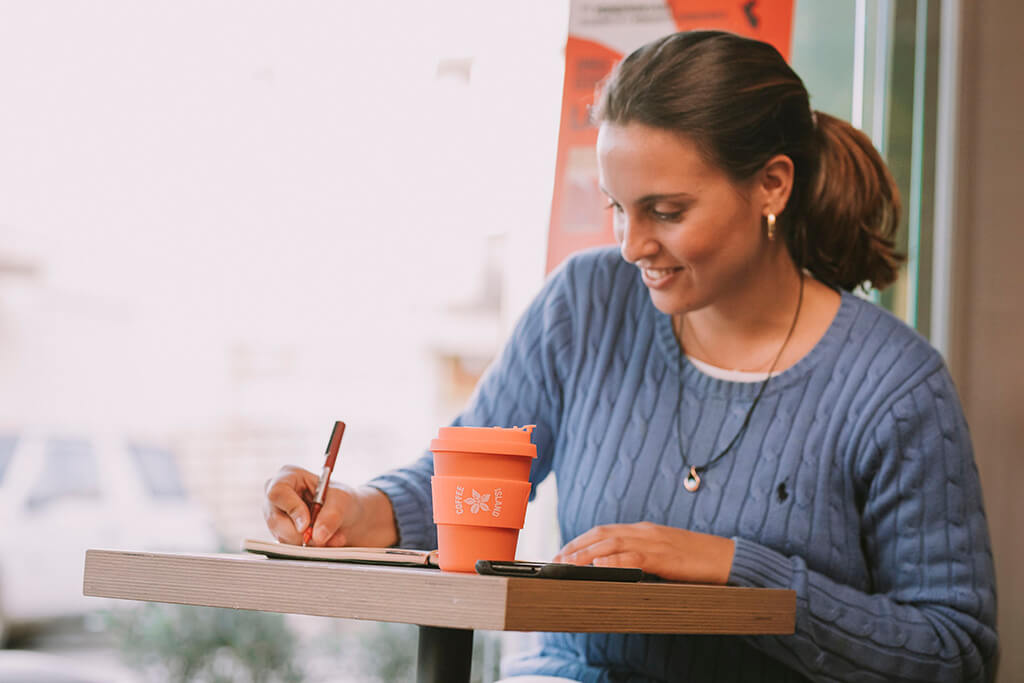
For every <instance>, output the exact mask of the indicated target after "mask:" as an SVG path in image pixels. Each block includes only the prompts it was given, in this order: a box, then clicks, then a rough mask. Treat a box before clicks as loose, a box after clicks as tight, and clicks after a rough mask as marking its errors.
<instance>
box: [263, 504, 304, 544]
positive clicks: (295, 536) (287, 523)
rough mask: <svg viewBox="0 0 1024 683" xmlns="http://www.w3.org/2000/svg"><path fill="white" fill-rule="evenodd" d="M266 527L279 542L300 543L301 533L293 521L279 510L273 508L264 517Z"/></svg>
mask: <svg viewBox="0 0 1024 683" xmlns="http://www.w3.org/2000/svg"><path fill="white" fill-rule="evenodd" d="M266 522H267V529H269V530H270V533H271V535H272V536H273V537H274V538H276V539H277V540H278V541H280V542H281V543H290V544H292V545H301V544H302V533H301V532H299V531H298V530H296V528H295V521H294V520H293V519H292V518H291V517H289V516H288V515H286V514H285V513H284V512H282V511H280V510H274V511H273V512H271V513H270V514H269V515H268V516H267V517H266Z"/></svg>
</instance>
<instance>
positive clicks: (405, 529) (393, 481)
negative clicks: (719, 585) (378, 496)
mask: <svg viewBox="0 0 1024 683" xmlns="http://www.w3.org/2000/svg"><path fill="white" fill-rule="evenodd" d="M366 484H367V486H372V487H374V488H376V489H379V490H380V491H381V492H383V493H384V495H386V496H387V497H388V498H389V499H390V500H391V507H392V509H393V510H394V513H395V525H396V526H397V527H398V547H400V548H416V549H419V550H433V549H435V548H436V547H437V531H436V528H435V527H434V515H433V503H432V502H431V500H430V498H429V497H428V498H426V499H424V497H423V492H422V491H421V490H420V489H419V488H418V487H414V486H411V485H410V484H409V482H407V481H405V479H403V478H402V477H400V476H396V475H384V476H381V477H377V478H375V479H371V480H370V481H368V482H366ZM429 495H430V492H429V491H428V492H427V496H429Z"/></svg>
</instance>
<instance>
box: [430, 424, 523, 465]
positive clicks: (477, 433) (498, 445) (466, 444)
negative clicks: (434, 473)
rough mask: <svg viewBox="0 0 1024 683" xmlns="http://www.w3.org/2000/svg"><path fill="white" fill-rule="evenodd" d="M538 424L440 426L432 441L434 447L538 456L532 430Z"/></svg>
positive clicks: (431, 447) (443, 449) (435, 449)
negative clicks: (521, 425)
mask: <svg viewBox="0 0 1024 683" xmlns="http://www.w3.org/2000/svg"><path fill="white" fill-rule="evenodd" d="M536 426H537V425H525V426H523V427H441V428H440V429H439V430H437V438H436V439H432V440H431V441H430V450H432V451H457V452H460V451H461V452H469V453H497V454H500V455H527V456H530V457H531V458H536V457H537V446H536V445H534V444H533V443H531V442H530V434H531V433H532V432H533V428H534V427H536Z"/></svg>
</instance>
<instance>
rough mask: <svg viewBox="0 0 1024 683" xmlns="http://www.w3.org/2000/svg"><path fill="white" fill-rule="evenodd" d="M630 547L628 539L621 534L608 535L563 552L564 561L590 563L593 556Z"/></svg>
mask: <svg viewBox="0 0 1024 683" xmlns="http://www.w3.org/2000/svg"><path fill="white" fill-rule="evenodd" d="M631 549H632V547H631V545H630V544H629V542H628V540H627V539H626V538H624V537H623V536H610V537H608V538H602V539H599V540H597V541H595V542H593V543H591V544H590V545H587V546H583V547H581V548H579V549H577V550H575V551H573V552H571V553H568V554H565V562H568V563H569V564H590V563H592V562H593V561H594V559H595V558H598V557H605V556H608V555H615V554H617V553H622V552H627V551H629V550H631Z"/></svg>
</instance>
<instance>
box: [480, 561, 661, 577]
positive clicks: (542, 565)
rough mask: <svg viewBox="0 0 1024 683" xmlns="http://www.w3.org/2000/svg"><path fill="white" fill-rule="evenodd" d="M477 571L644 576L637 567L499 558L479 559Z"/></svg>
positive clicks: (508, 573)
mask: <svg viewBox="0 0 1024 683" xmlns="http://www.w3.org/2000/svg"><path fill="white" fill-rule="evenodd" d="M476 572H477V574H487V575H490V576H518V577H526V578H537V579H577V580H582V581H639V580H640V579H642V578H643V576H644V572H643V570H641V569H637V568H635V567H595V566H593V565H579V564H561V563H558V562H518V561H517V562H502V561H499V560H477V561H476Z"/></svg>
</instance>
